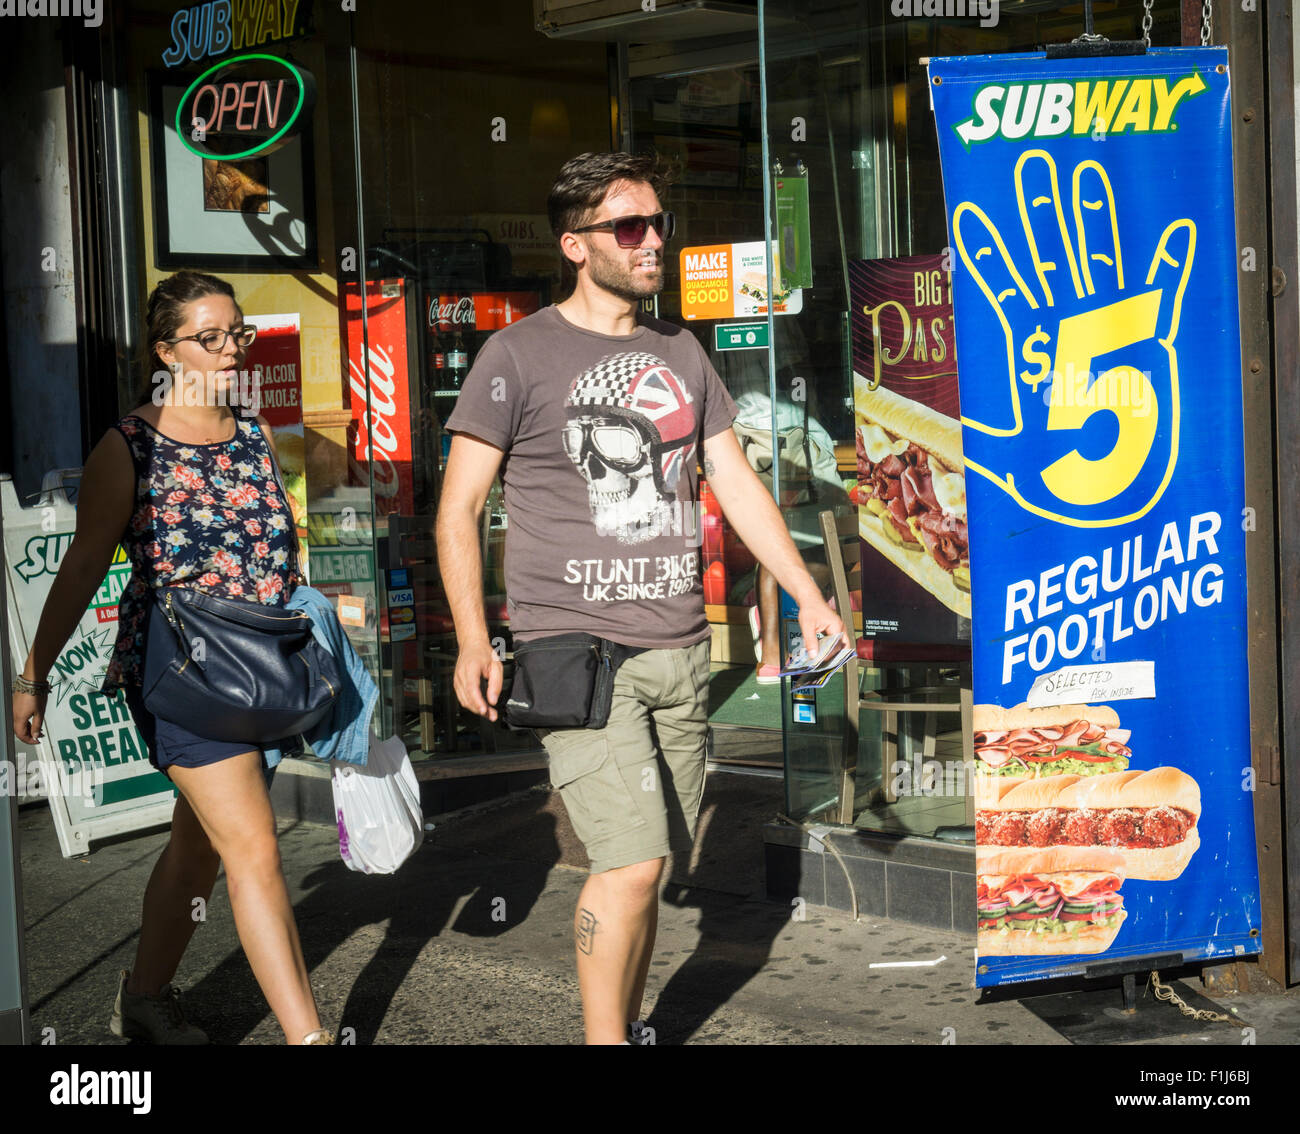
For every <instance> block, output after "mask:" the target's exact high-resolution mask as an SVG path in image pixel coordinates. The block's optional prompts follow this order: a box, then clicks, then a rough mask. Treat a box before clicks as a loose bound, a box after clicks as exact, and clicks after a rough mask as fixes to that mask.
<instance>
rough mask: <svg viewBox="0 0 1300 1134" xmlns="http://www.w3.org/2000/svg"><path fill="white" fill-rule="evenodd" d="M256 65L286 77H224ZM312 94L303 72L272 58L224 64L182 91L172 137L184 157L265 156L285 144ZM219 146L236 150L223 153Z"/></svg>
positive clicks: (239, 59) (249, 57)
mask: <svg viewBox="0 0 1300 1134" xmlns="http://www.w3.org/2000/svg"><path fill="white" fill-rule="evenodd" d="M258 62H261V63H269V64H272V65H273V69H274V68H275V67H282V68H283V69H284V70H285V71H286V72H288V74H287V76H285V75H280V76H276V77H271V78H268V77H266V76H265V75H259V76H255V77H251V78H241V77H231V76H230V75H228V74H224V73H225V72H228V71H230V69H231V68H241V67H247V66H249V65H253V64H256V63H258ZM218 72H223V74H222V75H218V74H217V73H218ZM237 75H238V72H236V76H237ZM314 90H315V84H314V83H313V81H312V78H311V75H310V74H309V73H308V72H306V71H304V70H302V69H301V68H299V67H295V66H294V65H293V64H292V63H290V62H289V61H288V60H286V59H281V58H279V57H278V56H276V55H260V54H259V55H240V56H237V57H236V58H234V59H226V60H223V61H222V62H220V63H218V64H216V65H215V66H213V67H209V68H208V69H207V70H206V71H204V72H203V74H201V75H200V76H199V77H198V78H197V79H195V80H194V82H192V83H191V84H190V85H189V87H187V88H186V90H185V93H184V94H183V95H182V96H181V101H180V105H179V106H178V107H177V108H176V134H177V137H179V138H180V140H181V144H182V145H184V146H185V148H186V149H187V150H189V151H190V153H192V154H196V155H197V156H199V157H201V158H218V159H220V160H222V161H237V160H239V159H240V158H246V157H252V156H253V155H254V154H260V153H266V152H268V151H270V150H273V149H277V148H279V147H280V146H281V145H283V144H284V143H285V142H286V141H288V135H289V131H290V130H291V129H293V128H294V127H295V126H296V125H297V124H298V122H299V120H300V119H301V118H302V115H303V113H304V111H305V110H306V109H307V108H308V104H309V103H310V101H311V98H312V95H313V93H314ZM214 142H215V143H217V145H216V146H215V147H214V145H213V143H214ZM222 143H224V144H227V145H232V146H234V147H236V149H233V150H231V151H230V152H226V151H225V150H223V149H222V148H221V145H222ZM245 143H249V144H248V145H245ZM241 146H242V147H243V148H238V147H241Z"/></svg>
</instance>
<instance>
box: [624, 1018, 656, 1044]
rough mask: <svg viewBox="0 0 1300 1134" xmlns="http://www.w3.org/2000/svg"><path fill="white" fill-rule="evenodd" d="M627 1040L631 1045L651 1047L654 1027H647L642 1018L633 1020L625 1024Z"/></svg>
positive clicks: (653, 1040)
mask: <svg viewBox="0 0 1300 1134" xmlns="http://www.w3.org/2000/svg"><path fill="white" fill-rule="evenodd" d="M627 1042H628V1043H630V1044H631V1045H632V1046H633V1047H653V1046H654V1042H655V1030H654V1028H647V1027H646V1023H645V1021H644V1020H634V1021H633V1022H632V1023H630V1024H628V1026H627Z"/></svg>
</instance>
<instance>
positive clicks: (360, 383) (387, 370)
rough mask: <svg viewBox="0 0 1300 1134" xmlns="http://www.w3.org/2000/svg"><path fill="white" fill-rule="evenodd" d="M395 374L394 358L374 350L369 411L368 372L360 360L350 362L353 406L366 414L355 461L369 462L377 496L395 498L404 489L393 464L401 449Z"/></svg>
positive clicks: (370, 378) (349, 373)
mask: <svg viewBox="0 0 1300 1134" xmlns="http://www.w3.org/2000/svg"><path fill="white" fill-rule="evenodd" d="M396 372H397V364H396V363H395V362H394V361H393V359H392V356H391V355H389V353H388V352H387V351H386V350H384V349H383V348H382V347H378V346H372V347H371V348H370V366H369V385H370V408H369V410H368V411H367V410H365V405H366V383H367V374H366V371H364V370H362V368H361V364H360V362H359V361H358V360H357V359H355V358H349V359H348V384H349V386H350V387H351V389H352V399H353V405H354V407H356V408H357V409H359V410H362V411H363V412H362V416H361V420H360V422H359V423H358V428H357V447H356V451H355V457H356V459H357V460H360V461H364V460H367V459H369V460H370V462H371V468H372V470H373V473H374V482H375V495H376V496H396V495H397V493H398V490H399V489H400V487H401V483H400V481H399V479H398V475H397V465H396V464H395V463H394V461H393V455H394V454H395V453H396V452H397V446H398V440H397V433H396V431H395V429H394V419H395V418H396V416H397V399H396V397H395V392H396V389H397V382H396V380H395V379H394V375H395V374H396ZM372 439H373V442H374V443H373V445H372V444H371V441H372ZM375 450H378V452H375Z"/></svg>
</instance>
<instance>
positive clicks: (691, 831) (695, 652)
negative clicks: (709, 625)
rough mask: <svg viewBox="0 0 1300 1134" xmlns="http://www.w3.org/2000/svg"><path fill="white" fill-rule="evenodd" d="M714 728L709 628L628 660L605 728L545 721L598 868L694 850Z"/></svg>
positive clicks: (559, 776) (562, 785) (554, 778)
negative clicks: (692, 639)
mask: <svg viewBox="0 0 1300 1134" xmlns="http://www.w3.org/2000/svg"><path fill="white" fill-rule="evenodd" d="M708 728H709V641H708V639H707V638H706V639H705V640H704V641H703V642H697V643H696V644H695V645H693V646H683V647H681V648H679V649H669V650H647V651H646V652H645V653H643V654H637V655H636V656H635V657H633V658H629V659H628V660H627V661H625V662H624V663H623V664H622V666H620V667H619V671H618V674H617V676H616V678H615V680H614V697H613V702H612V705H611V708H610V713H609V723H608V724H607V725H606V726H605V727H604V728H603V729H587V728H564V729H538V730H537V735H538V737H539V738H540V739H541V741H542V743H543V744H544V745H545V746H546V751H547V753H548V754H549V756H550V767H551V785H552V786H553V787H554V788H556V789H557V790H558V791H559V793H560V797H561V798H562V799H563V800H564V806H565V808H566V809H567V810H568V812H569V819H570V821H571V822H572V823H573V829H574V830H575V831H576V832H577V835H578V838H580V839H581V840H582V842H583V845H584V846H585V847H586V848H587V855H588V857H589V858H590V859H591V872H592V873H593V874H599V873H600V872H601V871H605V870H613V869H615V868H617V867H620V866H631V865H632V864H633V863H637V862H648V861H650V860H651V859H656V858H662V857H663V856H664V855H665V854H667V853H668V852H669V851H670V850H671V851H675V852H677V853H683V852H684V853H689V852H690V849H691V846H692V844H693V843H694V840H695V820H696V818H697V816H698V815H699V813H700V800H701V798H702V797H703V795H704V763H705V741H706V737H707V735H708Z"/></svg>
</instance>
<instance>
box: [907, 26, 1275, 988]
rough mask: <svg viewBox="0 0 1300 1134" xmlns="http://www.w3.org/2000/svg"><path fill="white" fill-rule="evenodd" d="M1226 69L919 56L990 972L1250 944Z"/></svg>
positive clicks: (1207, 52)
mask: <svg viewBox="0 0 1300 1134" xmlns="http://www.w3.org/2000/svg"><path fill="white" fill-rule="evenodd" d="M1227 63H1228V59H1227V52H1226V51H1225V50H1224V49H1222V48H1173V49H1159V50H1153V51H1150V52H1148V53H1147V54H1146V55H1143V56H1130V57H1118V58H1117V57H1112V58H1101V59H1098V58H1092V59H1082V58H1080V59H1054V60H1048V59H1046V58H1044V57H1043V56H1042V55H1001V56H975V57H966V58H952V59H933V60H931V62H930V71H929V77H930V92H931V97H932V100H933V105H934V113H935V117H936V120H937V126H938V134H939V148H940V156H941V160H942V165H943V180H944V193H945V198H946V208H947V213H948V226H949V233H950V239H951V244H952V250H953V305H954V312H955V323H956V332H957V360H958V374H959V382H960V392H961V415H962V416H961V422H962V450H963V454H964V460H965V466H966V495H967V506H968V522H969V543H970V580H971V596H972V606H973V615H972V649H973V658H974V681H975V703H976V704H975V717H974V732H975V736H974V747H975V757H976V760H975V765H976V766H975V771H974V783H975V796H976V890H977V901H978V905H979V930H978V955H979V962H978V966H977V977H976V982H977V984H979V985H982V986H983V985H996V984H1004V983H1011V982H1014V981H1021V980H1032V979H1039V978H1044V977H1054V976H1063V975H1068V974H1072V973H1077V972H1080V971H1083V970H1084V969H1085V968H1086V967H1087V966H1088V965H1089V964H1090V963H1094V962H1097V961H1106V962H1110V961H1116V960H1120V959H1123V958H1130V957H1131V958H1135V959H1136V958H1141V957H1147V956H1153V955H1160V954H1169V953H1181V954H1182V955H1183V957H1184V958H1185V959H1186V960H1189V961H1190V960H1196V959H1204V958H1210V957H1218V956H1233V955H1242V954H1247V953H1255V952H1258V951H1259V947H1260V938H1259V928H1260V911H1259V891H1258V877H1257V869H1256V862H1255V839H1254V823H1253V811H1252V797H1251V790H1252V789H1253V786H1254V777H1253V773H1252V771H1251V758H1250V739H1249V728H1248V726H1249V722H1248V697H1247V692H1248V673H1247V669H1246V575H1245V540H1246V539H1247V538H1248V537H1247V535H1246V530H1245V529H1247V528H1248V527H1249V526H1250V524H1249V511H1248V509H1247V508H1246V501H1245V500H1244V498H1243V479H1242V477H1243V473H1242V409H1241V376H1240V375H1241V372H1240V359H1241V355H1240V341H1239V333H1238V317H1237V251H1236V244H1235V240H1234V232H1233V208H1232V201H1233V184H1232V151H1231V135H1230V123H1231V120H1232V119H1231V114H1230V102H1229V76H1228V66H1227ZM1135 967H1138V966H1137V965H1136V964H1135Z"/></svg>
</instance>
